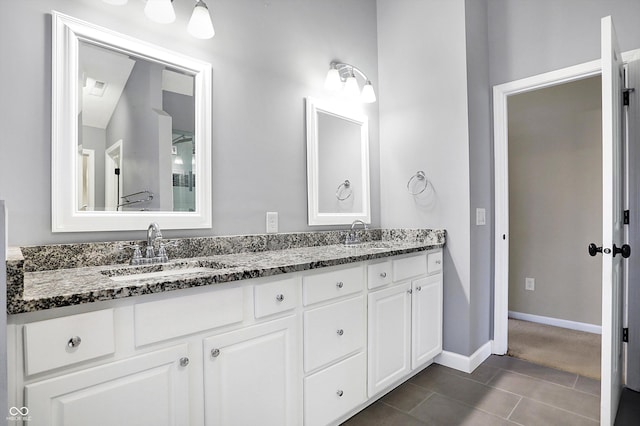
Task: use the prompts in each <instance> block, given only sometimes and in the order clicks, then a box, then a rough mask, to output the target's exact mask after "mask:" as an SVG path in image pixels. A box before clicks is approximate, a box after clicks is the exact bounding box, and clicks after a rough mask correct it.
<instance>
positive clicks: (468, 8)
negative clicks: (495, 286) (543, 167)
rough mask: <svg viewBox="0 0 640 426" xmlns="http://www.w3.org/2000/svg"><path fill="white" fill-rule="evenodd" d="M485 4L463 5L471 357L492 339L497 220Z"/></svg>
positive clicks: (481, 0)
mask: <svg viewBox="0 0 640 426" xmlns="http://www.w3.org/2000/svg"><path fill="white" fill-rule="evenodd" d="M487 11H488V8H487V1H486V0H465V22H466V43H467V98H468V104H469V119H468V120H469V194H470V199H471V203H470V207H471V211H470V212H469V220H470V221H471V228H470V229H471V241H470V244H471V245H470V253H471V273H470V277H471V282H470V288H471V299H470V319H471V324H470V335H469V342H470V348H469V353H470V354H471V353H473V352H474V351H475V350H476V349H478V348H479V347H480V346H482V345H483V344H485V343H486V342H487V341H488V340H489V339H490V334H491V330H490V329H491V325H492V321H491V320H492V318H493V311H492V310H491V307H492V296H493V294H492V287H491V285H492V279H491V271H492V265H493V255H492V253H493V227H492V221H491V220H490V218H491V217H492V215H493V202H492V199H491V195H492V193H493V191H492V187H493V180H492V176H493V173H492V164H493V162H492V159H493V156H492V149H491V148H492V145H491V111H490V105H491V101H490V93H491V90H490V87H489V48H490V46H489V44H488V27H487V18H488V16H487ZM476 208H483V209H485V212H486V213H485V214H486V218H487V220H486V225H476V220H475V219H476V217H475V212H476Z"/></svg>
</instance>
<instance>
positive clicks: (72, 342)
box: [67, 336, 82, 348]
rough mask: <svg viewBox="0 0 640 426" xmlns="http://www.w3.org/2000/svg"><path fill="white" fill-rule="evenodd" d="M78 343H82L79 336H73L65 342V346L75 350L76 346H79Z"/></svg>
mask: <svg viewBox="0 0 640 426" xmlns="http://www.w3.org/2000/svg"><path fill="white" fill-rule="evenodd" d="M80 343H82V339H81V338H80V336H73V337H72V338H71V339H69V341H68V342H67V346H69V347H70V348H77V347H78V346H80Z"/></svg>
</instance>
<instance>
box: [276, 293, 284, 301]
mask: <svg viewBox="0 0 640 426" xmlns="http://www.w3.org/2000/svg"><path fill="white" fill-rule="evenodd" d="M276 300H277V301H278V302H282V301H283V300H284V294H279V295H277V296H276Z"/></svg>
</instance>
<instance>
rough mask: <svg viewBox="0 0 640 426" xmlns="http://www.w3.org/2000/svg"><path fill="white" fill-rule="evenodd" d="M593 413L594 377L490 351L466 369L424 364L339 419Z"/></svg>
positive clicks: (554, 417)
mask: <svg viewBox="0 0 640 426" xmlns="http://www.w3.org/2000/svg"><path fill="white" fill-rule="evenodd" d="M599 418H600V382H599V381H597V380H593V379H589V378H586V377H582V376H578V375H576V374H572V373H567V372H564V371H559V370H554V369H552V368H547V367H542V366H539V365H536V364H532V363H530V362H526V361H522V360H519V359H516V358H511V357H507V356H496V355H492V356H490V357H489V358H488V359H487V360H486V361H485V362H484V363H482V365H480V366H479V367H478V368H477V369H476V370H475V371H474V372H473V373H472V374H466V373H462V372H460V371H457V370H453V369H450V368H447V367H443V366H440V365H437V364H433V365H430V366H429V367H427V368H426V369H425V370H424V371H422V372H421V373H419V374H418V375H416V376H414V377H413V378H411V379H410V380H409V381H408V382H406V383H404V384H402V385H400V386H399V387H398V388H396V389H395V390H393V391H392V392H390V393H389V394H387V395H385V396H384V397H383V398H382V399H380V400H379V401H377V402H375V403H373V404H372V405H371V406H369V407H368V408H366V409H365V410H363V411H361V412H360V413H358V414H357V415H356V416H354V417H352V418H351V419H349V420H348V421H347V422H346V423H344V425H345V426H359V425H362V426H365V425H366V426H377V425H380V426H394V425H397V426H405V425H473V426H482V425H487V426H495V425H524V426H536V425H541V426H542V425H544V426H549V425H562V426H573V425H597V424H598V420H599Z"/></svg>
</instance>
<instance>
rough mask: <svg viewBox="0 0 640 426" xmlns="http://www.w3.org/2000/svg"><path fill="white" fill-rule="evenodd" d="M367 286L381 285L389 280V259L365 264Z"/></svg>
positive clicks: (375, 286)
mask: <svg viewBox="0 0 640 426" xmlns="http://www.w3.org/2000/svg"><path fill="white" fill-rule="evenodd" d="M367 282H368V284H369V288H377V287H382V286H383V285H386V284H389V283H390V282H391V261H386V262H381V263H374V264H373V265H369V266H367Z"/></svg>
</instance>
